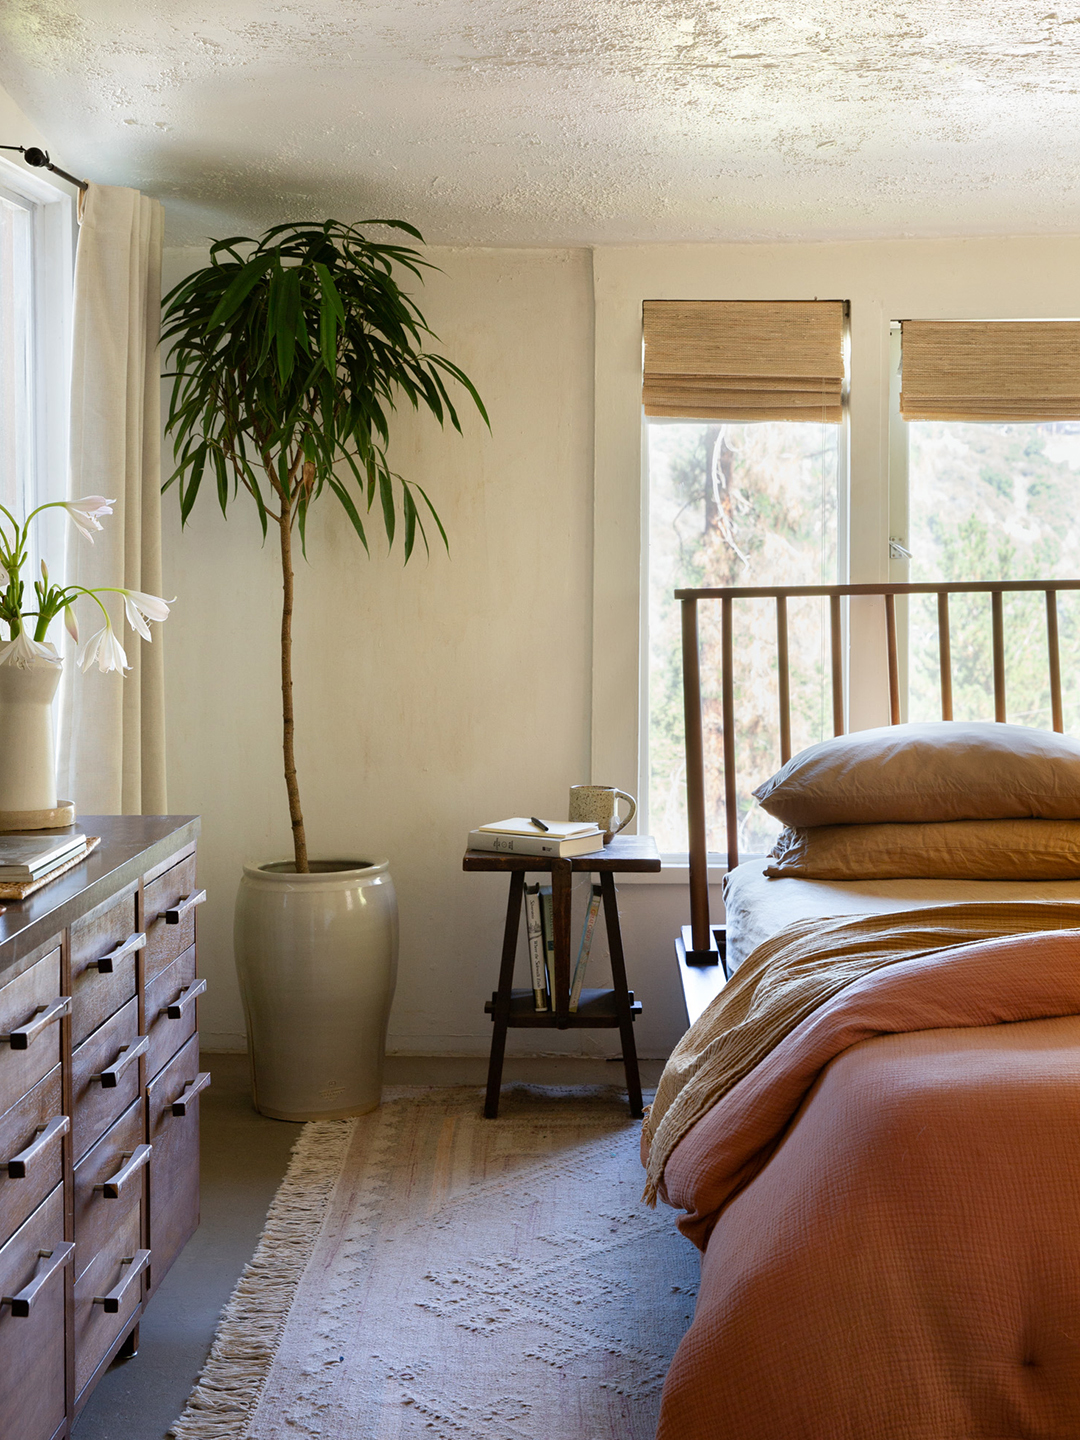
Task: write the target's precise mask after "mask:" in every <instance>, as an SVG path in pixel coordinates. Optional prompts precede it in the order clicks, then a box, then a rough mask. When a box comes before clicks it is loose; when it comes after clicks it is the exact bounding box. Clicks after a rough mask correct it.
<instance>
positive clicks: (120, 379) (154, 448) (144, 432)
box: [59, 185, 165, 815]
mask: <svg viewBox="0 0 1080 1440" xmlns="http://www.w3.org/2000/svg"><path fill="white" fill-rule="evenodd" d="M163 233H164V210H163V209H162V207H161V205H160V204H159V203H158V202H157V201H156V200H150V199H148V198H147V197H146V196H144V195H140V194H139V192H138V191H137V190H129V189H125V188H121V187H119V186H110V185H91V186H90V187H89V188H88V189H87V191H86V192H85V195H84V198H83V204H82V213H81V217H80V229H79V244H78V250H77V252H76V259H75V305H74V316H73V345H72V375H71V496H72V498H77V497H78V496H80V495H107V496H110V497H112V496H115V497H116V503H115V505H114V507H113V514H112V515H111V516H108V517H107V518H106V519H105V521H104V526H105V528H104V531H103V532H102V533H101V534H99V535H97V536H96V537H95V543H94V544H93V545H89V544H88V543H87V542H86V541H85V540H84V539H83V538H82V537H81V536H79V535H78V534H76V533H74V530H73V527H69V529H71V530H72V534H71V536H70V540H69V545H68V560H67V564H66V567H65V575H66V577H67V579H68V580H69V582H75V583H78V584H80V585H124V586H126V587H127V588H129V589H133V590H146V591H149V592H150V593H151V594H153V595H160V594H161V496H160V489H161V389H160V382H159V374H160V359H159V355H158V337H159V334H160V330H161V254H162V243H163ZM114 598H115V599H116V600H117V601H121V597H119V596H116V597H114ZM79 610H80V623H81V624H82V625H84V626H89V627H92V628H93V629H97V628H98V624H97V621H96V620H95V618H94V617H93V616H92V615H91V613H90V610H91V606H90V605H89V604H88V603H87V602H86V601H83V602H81V603H80V606H79ZM110 614H111V617H112V623H113V626H114V628H115V630H116V632H117V634H118V635H122V637H123V644H124V648H125V650H126V651H127V657H128V660H129V661H130V662H131V669H130V670H129V671H128V672H127V676H126V678H124V679H121V678H120V676H119V675H116V674H109V675H103V674H101V673H100V671H98V670H97V668H96V667H95V668H94V669H93V670H91V671H90V673H89V674H87V675H83V674H81V673H80V672H78V671H77V670H75V668H74V666H73V665H71V664H70V663H69V664H68V665H66V666H65V672H66V673H65V677H64V679H65V685H64V689H63V692H62V696H61V713H60V744H59V793H60V794H61V795H62V796H63V797H64V798H65V799H71V800H74V801H75V805H76V808H77V810H78V812H79V813H85V814H97V815H115V814H121V815H138V814H147V815H153V814H161V813H163V812H164V811H165V718H164V681H163V666H162V638H163V637H162V628H163V627H161V626H159V625H155V626H154V627H153V633H154V639H153V643H152V644H149V645H148V644H146V643H145V642H144V641H141V640H139V638H138V637H137V636H136V635H134V634H133V632H131V631H130V630H128V631H127V633H126V634H124V633H123V627H124V618H123V604H122V601H121V603H117V604H115V605H112V606H110ZM87 633H89V632H87Z"/></svg>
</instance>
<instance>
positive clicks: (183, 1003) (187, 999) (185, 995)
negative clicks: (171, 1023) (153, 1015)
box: [158, 980, 206, 1020]
mask: <svg viewBox="0 0 1080 1440" xmlns="http://www.w3.org/2000/svg"><path fill="white" fill-rule="evenodd" d="M205 991H206V981H205V980H196V981H195V983H194V984H193V985H189V986H188V987H187V989H186V990H181V991H180V994H179V995H178V996H177V997H176V999H175V1000H174V1001H173V1002H172V1004H171V1005H163V1006H162V1008H161V1009H160V1010H159V1011H158V1014H159V1015H167V1016H168V1018H169V1019H170V1020H182V1019H183V1018H184V1011H185V1010H186V1009H187V1007H188V1006H189V1005H190V1004H191V1002H192V1001H193V1000H197V999H198V998H199V996H200V995H202V994H204V993H205Z"/></svg>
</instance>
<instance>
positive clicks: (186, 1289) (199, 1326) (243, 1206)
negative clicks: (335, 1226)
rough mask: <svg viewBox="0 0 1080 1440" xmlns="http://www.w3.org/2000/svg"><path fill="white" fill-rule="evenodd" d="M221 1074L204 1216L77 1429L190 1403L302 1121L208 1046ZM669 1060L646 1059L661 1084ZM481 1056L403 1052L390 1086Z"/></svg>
mask: <svg viewBox="0 0 1080 1440" xmlns="http://www.w3.org/2000/svg"><path fill="white" fill-rule="evenodd" d="M203 1065H204V1067H205V1068H206V1069H207V1070H209V1071H210V1072H211V1074H212V1075H213V1077H214V1078H213V1084H212V1085H211V1087H210V1089H209V1090H207V1091H205V1092H204V1094H203V1097H202V1100H201V1105H202V1224H201V1226H200V1228H199V1230H198V1231H197V1232H196V1234H195V1236H194V1238H193V1239H192V1240H191V1241H190V1242H189V1244H188V1245H187V1247H186V1249H185V1250H184V1252H183V1254H182V1255H181V1256H180V1258H179V1259H178V1260H177V1262H176V1264H175V1265H174V1266H173V1268H172V1270H170V1272H169V1274H168V1275H167V1276H166V1278H165V1279H164V1280H163V1281H162V1284H161V1289H160V1290H159V1291H158V1292H157V1294H156V1295H155V1296H154V1299H153V1301H152V1302H151V1304H150V1306H149V1307H148V1309H147V1312H146V1315H145V1316H144V1317H143V1321H142V1324H141V1327H140V1338H139V1353H138V1355H137V1356H135V1357H134V1358H133V1359H131V1360H125V1361H118V1362H117V1363H116V1364H114V1365H113V1366H112V1368H111V1369H110V1370H109V1371H108V1372H107V1373H106V1374H105V1375H104V1376H103V1377H102V1379H101V1381H100V1383H99V1384H98V1387H97V1389H96V1390H95V1391H94V1394H93V1396H92V1397H91V1399H90V1402H89V1404H88V1405H87V1406H86V1409H85V1410H84V1411H83V1413H82V1415H81V1416H80V1418H79V1420H78V1422H77V1424H76V1426H75V1430H74V1432H73V1436H74V1440H162V1437H163V1436H164V1435H165V1434H166V1432H167V1430H168V1428H169V1426H170V1425H171V1424H172V1423H173V1421H174V1420H176V1419H177V1417H178V1416H179V1415H180V1412H181V1411H182V1410H183V1408H184V1402H185V1401H186V1399H187V1397H188V1394H189V1392H190V1390H191V1387H192V1385H193V1384H194V1383H195V1379H196V1377H197V1375H198V1373H199V1370H200V1369H201V1367H202V1364H203V1361H204V1360H205V1359H206V1356H207V1353H208V1352H209V1349H210V1343H211V1341H212V1340H213V1337H214V1331H215V1329H216V1327H217V1320H218V1316H219V1314H220V1313H221V1309H222V1307H223V1306H224V1304H225V1302H226V1301H227V1300H228V1298H229V1296H230V1295H231V1294H232V1291H233V1287H234V1285H235V1284H236V1281H237V1279H238V1278H239V1275H240V1272H241V1270H242V1269H243V1267H244V1265H245V1264H246V1262H247V1261H248V1260H249V1259H250V1258H251V1255H252V1253H253V1252H254V1249H255V1246H256V1244H257V1242H258V1238H259V1234H260V1232H261V1230H262V1227H263V1221H264V1220H265V1218H266V1212H267V1210H268V1209H269V1207H270V1202H271V1201H272V1200H273V1198H274V1194H275V1192H276V1191H277V1187H278V1185H279V1184H280V1183H281V1178H282V1176H283V1175H284V1173H285V1168H286V1166H287V1164H288V1160H289V1153H290V1151H291V1150H292V1146H293V1142H294V1141H295V1139H296V1136H297V1134H298V1132H299V1130H300V1128H301V1127H300V1126H299V1125H293V1124H289V1123H288V1122H286V1121H281V1120H267V1119H266V1118H265V1117H264V1116H262V1115H260V1114H258V1112H257V1111H256V1110H255V1109H254V1107H253V1106H252V1103H251V1091H250V1088H249V1084H248V1068H247V1058H246V1056H243V1055H205V1054H204V1056H203ZM662 1069H663V1065H662V1064H661V1063H660V1062H659V1061H643V1062H642V1065H641V1080H642V1084H643V1086H647V1087H649V1088H651V1087H654V1086H655V1085H656V1082H657V1080H658V1079H659V1077H660V1071H661V1070H662ZM486 1074H487V1062H486V1060H482V1059H475V1060H471V1059H470V1060H461V1059H438V1058H427V1057H413V1056H397V1057H391V1058H389V1059H388V1060H387V1064H386V1076H385V1080H386V1083H387V1084H388V1085H482V1084H483V1083H484V1081H485V1079H486ZM503 1078H504V1080H505V1081H506V1082H510V1081H515V1080H517V1081H529V1082H532V1083H535V1084H541V1085H545V1084H546V1085H590V1084H591V1085H597V1084H613V1083H621V1081H622V1067H621V1065H616V1064H612V1063H610V1062H605V1061H602V1060H601V1061H597V1060H564V1059H539V1060H527V1059H508V1060H507V1062H506V1066H505V1069H504V1073H503Z"/></svg>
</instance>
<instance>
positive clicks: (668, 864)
mask: <svg viewBox="0 0 1080 1440" xmlns="http://www.w3.org/2000/svg"><path fill="white" fill-rule="evenodd" d="M764 858H765V857H764V855H743V856H741V857H740V864H741V863H742V862H744V861H746V860H764ZM660 865H661V870H660V873H659V874H657V873H656V872H655V871H654V872H653V873H652V874H643V875H642V874H621V875H619V876H618V878H617V880H616V882H615V883H616V884H617V885H618V886H619V888H620V889H622V887H623V886H624V885H689V883H690V862H689V859H688V858H687V857H686V856H685V855H662V856H661V857H660ZM727 873H728V866H727V856H726V855H718V854H716V853H715V852H711V853H710V855H709V884H710V885H719V884H720V882H721V881H722V880H723V878H724V876H725V875H726V874H727Z"/></svg>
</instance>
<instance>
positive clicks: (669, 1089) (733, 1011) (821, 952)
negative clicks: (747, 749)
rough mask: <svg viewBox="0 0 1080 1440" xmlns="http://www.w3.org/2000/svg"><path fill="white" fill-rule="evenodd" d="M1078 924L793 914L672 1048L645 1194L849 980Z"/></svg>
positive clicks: (1079, 917) (1049, 908)
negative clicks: (685, 1141) (699, 1130)
mask: <svg viewBox="0 0 1080 1440" xmlns="http://www.w3.org/2000/svg"><path fill="white" fill-rule="evenodd" d="M1078 927H1080V905H1076V904H1068V903H1064V902H1051V901H1027V902H1024V901H1021V902H1017V901H1001V902H985V901H984V902H969V903H966V904H962V905H935V906H926V907H924V908H922V909H918V910H904V911H900V912H899V913H894V914H891V915H868V916H858V917H855V916H850V915H841V916H838V917H836V918H835V919H830V920H799V921H796V922H795V924H793V925H788V926H786V927H785V928H784V929H783V930H781V931H779V932H778V933H777V934H776V935H774V936H773V937H772V938H771V939H769V940H766V941H765V942H764V944H762V945H759V946H758V948H757V949H756V950H755V951H754V952H753V953H752V954H751V955H750V956H749V957H748V958H747V959H746V960H745V961H744V962H743V964H742V965H741V966H740V967H739V969H738V970H737V971H736V973H735V975H734V976H733V978H732V979H731V980H729V981H728V983H727V984H726V985H725V986H724V988H723V990H721V992H720V994H719V995H718V996H717V997H716V999H715V1000H714V1001H713V1002H712V1004H711V1005H710V1006H709V1008H708V1009H707V1010H706V1011H705V1012H704V1013H703V1014H702V1015H701V1016H700V1018H699V1019H698V1020H697V1021H695V1023H694V1024H693V1025H692V1026H691V1027H690V1029H689V1030H688V1031H687V1032H686V1034H685V1035H684V1036H683V1038H682V1039H681V1040H680V1041H679V1043H678V1045H677V1046H676V1047H675V1049H674V1051H673V1052H672V1055H671V1059H670V1060H669V1061H668V1063H667V1066H666V1068H665V1070H664V1073H663V1075H662V1076H661V1077H660V1084H659V1086H658V1088H657V1091H656V1099H655V1101H654V1102H653V1105H652V1108H651V1109H650V1110H649V1112H648V1114H647V1115H646V1117H645V1122H644V1126H643V1146H642V1149H643V1154H644V1153H646V1152H647V1161H646V1169H647V1178H646V1184H645V1199H646V1200H647V1201H648V1202H649V1204H650V1205H655V1203H656V1199H657V1195H658V1192H659V1187H660V1185H661V1182H662V1180H663V1176H664V1166H665V1165H666V1164H667V1162H668V1157H669V1156H670V1155H671V1152H672V1151H673V1150H674V1149H675V1146H676V1145H677V1144H678V1143H679V1141H680V1140H681V1139H682V1138H683V1136H684V1135H685V1134H686V1133H687V1131H688V1130H690V1128H691V1127H692V1126H693V1125H694V1124H696V1122H697V1121H698V1120H700V1119H701V1117H702V1116H703V1115H704V1114H705V1113H706V1111H708V1110H711V1109H712V1107H713V1106H714V1105H715V1104H716V1103H717V1102H718V1101H719V1100H722V1099H723V1097H724V1096H725V1095H726V1094H727V1093H728V1091H729V1090H731V1089H733V1088H734V1086H735V1085H737V1084H738V1083H739V1081H740V1080H741V1079H743V1077H744V1076H746V1075H748V1074H749V1073H750V1071H751V1070H753V1069H754V1067H755V1066H756V1065H757V1064H759V1063H760V1062H761V1061H762V1060H763V1059H764V1058H765V1056H766V1055H768V1054H769V1052H770V1051H771V1050H773V1049H774V1048H775V1047H776V1046H777V1045H778V1044H779V1043H780V1042H781V1041H782V1040H783V1039H784V1037H785V1036H786V1035H787V1034H789V1033H790V1032H791V1031H792V1030H794V1029H795V1027H796V1026H797V1025H798V1024H799V1023H800V1022H801V1021H803V1020H805V1019H806V1017H807V1016H808V1015H810V1014H812V1013H813V1012H814V1011H815V1010H816V1009H817V1008H818V1007H819V1006H820V1005H823V1004H824V1003H825V1002H826V1001H827V1000H829V999H831V997H832V996H834V995H835V994H837V992H838V991H840V990H842V989H843V988H844V987H845V986H846V985H850V984H852V983H853V982H854V981H856V980H859V979H860V978H861V977H862V976H864V975H867V974H869V973H870V972H871V971H872V970H877V969H879V968H880V967H881V966H883V965H893V964H896V963H897V962H898V961H901V960H910V959H914V958H915V957H916V956H919V955H927V954H930V953H932V952H933V951H935V950H947V949H950V948H953V947H955V946H957V945H969V944H971V943H972V942H973V941H978V940H991V939H994V938H996V937H997V936H1002V935H1021V934H1026V933H1028V932H1031V931H1039V930H1072V929H1076V928H1078Z"/></svg>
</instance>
